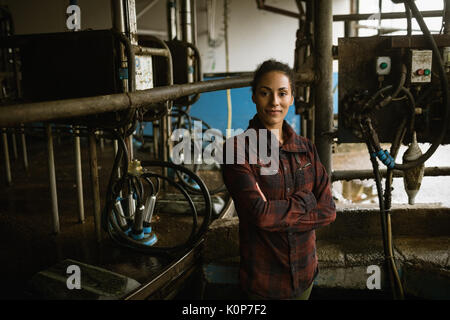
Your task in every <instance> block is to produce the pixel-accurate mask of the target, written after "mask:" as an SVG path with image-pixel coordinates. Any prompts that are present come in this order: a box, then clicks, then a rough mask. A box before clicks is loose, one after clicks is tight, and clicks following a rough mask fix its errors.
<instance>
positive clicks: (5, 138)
mask: <svg viewBox="0 0 450 320" xmlns="http://www.w3.org/2000/svg"><path fill="white" fill-rule="evenodd" d="M2 140H3V154H4V155H5V174H6V185H7V186H10V185H11V183H12V178H11V164H10V162H9V149H8V135H7V134H6V131H3V132H2Z"/></svg>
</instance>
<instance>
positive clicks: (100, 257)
mask: <svg viewBox="0 0 450 320" xmlns="http://www.w3.org/2000/svg"><path fill="white" fill-rule="evenodd" d="M0 38H1V40H0V85H1V91H0V128H1V136H2V141H1V148H2V149H1V151H0V167H1V169H0V170H1V173H0V186H1V187H0V190H2V192H0V203H1V204H2V205H1V206H0V237H1V239H2V241H0V248H1V249H0V252H1V254H0V271H1V276H2V284H3V290H1V291H0V299H2V300H5V299H30V300H48V299H57V300H61V299H62V300H102V299H107V300H229V299H234V300H236V299H239V300H240V299H245V296H244V295H243V293H242V292H241V290H240V288H239V278H238V275H239V218H238V216H237V214H236V210H235V207H234V203H233V199H232V198H231V197H230V195H229V193H228V190H227V189H226V187H225V185H224V183H223V179H222V173H221V163H220V161H221V160H222V159H221V157H220V152H219V151H218V150H220V148H221V146H222V143H223V142H224V141H225V139H226V138H229V137H232V136H233V135H235V134H239V133H241V132H242V131H243V130H245V129H246V128H247V126H248V121H249V120H250V119H251V118H252V117H253V115H254V114H255V111H256V109H255V106H254V104H253V103H252V99H251V89H250V85H251V81H252V78H253V71H254V70H255V69H256V67H257V66H258V65H259V64H260V63H261V62H263V61H264V60H266V59H269V58H274V59H277V60H280V61H283V62H286V63H288V64H289V65H290V66H291V67H292V68H293V70H294V72H295V101H294V104H293V105H292V106H291V108H290V110H289V112H288V114H287V116H286V121H287V122H288V123H289V124H290V125H291V126H292V127H293V128H294V129H295V131H296V132H297V134H299V135H301V136H303V137H306V138H308V139H310V140H311V141H312V142H314V144H315V145H316V147H317V151H318V154H319V157H320V160H321V162H322V164H323V165H324V167H325V168H326V170H327V173H328V175H329V177H330V181H331V188H332V192H333V197H334V200H335V202H336V206H337V218H336V221H335V222H334V223H332V224H331V225H329V226H326V227H323V228H320V229H318V230H317V231H316V236H317V255H318V259H319V266H320V272H319V275H318V277H317V278H316V279H315V280H314V288H313V291H312V293H311V297H310V299H311V300H323V299H327V300H360V299H374V300H391V299H394V300H418V299H420V300H447V299H450V178H449V175H450V166H448V164H447V163H448V161H449V159H450V149H449V148H448V143H449V142H450V132H449V128H448V123H449V92H448V91H449V83H448V75H449V72H450V1H449V0H443V1H426V0H416V1H413V0H405V1H402V0H396V1H394V0H380V1H370V0H333V1H329V0H295V1H294V0H267V1H266V0H256V1H251V0H245V1H231V0H96V1H88V0H78V1H77V0H70V1H56V0H42V1H30V0H0ZM206 156H209V157H206ZM206 158H208V159H206Z"/></svg>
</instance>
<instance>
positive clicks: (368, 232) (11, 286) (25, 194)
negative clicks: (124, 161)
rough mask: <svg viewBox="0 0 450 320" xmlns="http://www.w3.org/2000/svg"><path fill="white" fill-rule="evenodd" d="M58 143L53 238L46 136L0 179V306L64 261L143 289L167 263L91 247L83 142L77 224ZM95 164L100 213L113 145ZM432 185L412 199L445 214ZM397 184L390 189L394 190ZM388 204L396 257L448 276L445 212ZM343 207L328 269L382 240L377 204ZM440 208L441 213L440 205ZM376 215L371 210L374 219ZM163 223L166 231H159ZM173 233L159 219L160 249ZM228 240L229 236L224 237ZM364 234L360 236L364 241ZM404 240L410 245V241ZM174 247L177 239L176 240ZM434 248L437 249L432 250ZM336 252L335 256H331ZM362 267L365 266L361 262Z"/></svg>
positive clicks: (344, 153)
mask: <svg viewBox="0 0 450 320" xmlns="http://www.w3.org/2000/svg"><path fill="white" fill-rule="evenodd" d="M60 140H61V141H59V142H58V138H55V142H54V143H55V165H56V178H57V186H58V200H59V202H58V208H59V217H60V226H61V232H60V233H59V234H58V235H54V234H52V220H51V216H52V214H51V203H50V192H49V183H48V172H47V150H46V142H45V140H44V139H43V135H42V134H39V135H36V136H35V137H33V136H29V137H28V140H27V147H28V157H29V163H30V167H29V169H28V171H25V170H24V168H23V164H22V160H21V158H20V156H21V154H20V145H19V158H18V159H12V165H11V166H12V176H13V184H12V185H11V186H9V187H7V186H6V181H5V175H4V173H3V172H2V174H1V175H0V185H1V186H2V187H1V189H2V191H3V192H1V193H0V203H2V204H3V205H2V206H1V207H0V235H1V236H0V237H1V238H0V239H1V240H2V241H0V252H2V254H1V255H0V272H1V274H2V277H3V278H2V284H3V286H2V287H3V289H4V290H2V291H1V293H0V299H11V298H26V297H28V295H27V293H26V292H24V291H25V290H26V288H27V285H28V283H29V280H30V279H31V277H32V276H33V275H34V274H36V273H37V272H39V271H41V270H44V269H47V268H49V267H50V266H53V265H54V264H56V263H57V262H59V261H61V260H64V259H68V258H69V259H74V260H78V261H81V262H84V263H88V264H93V265H96V266H100V267H103V268H105V269H108V270H111V271H113V272H116V273H119V274H122V275H125V276H127V277H130V278H132V279H135V280H137V281H138V282H140V283H142V282H145V281H147V280H148V279H151V278H152V277H154V276H155V275H156V274H158V273H159V272H160V271H161V270H162V269H163V268H164V266H166V265H167V264H168V263H169V262H170V261H169V259H167V258H162V257H155V256H150V255H142V254H140V253H136V252H132V251H130V250H128V249H124V248H122V247H119V246H117V245H116V244H115V243H113V242H112V241H111V240H110V239H109V238H108V237H107V236H106V235H105V234H104V235H103V236H104V237H103V241H102V243H101V244H98V243H97V242H96V241H95V232H94V219H93V202H92V196H91V194H92V191H91V188H90V180H89V179H90V177H89V154H88V146H87V141H86V140H85V139H83V140H82V163H83V183H84V196H85V198H84V199H85V204H84V205H85V217H86V220H85V222H84V223H83V224H81V223H80V222H79V217H78V213H77V203H76V186H75V170H74V160H73V159H74V157H73V144H72V141H71V138H70V137H61V138H60ZM403 150H404V149H403ZM423 150H424V148H423ZM424 151H425V150H424ZM401 152H402V151H401ZM449 153H450V148H448V146H444V147H442V148H440V149H438V152H437V154H436V156H433V157H432V158H431V159H430V163H429V164H428V163H427V165H446V162H447V159H448V157H447V155H448V154H449ZM11 157H12V153H11ZM142 157H143V156H142V155H140V156H139V158H140V159H143V158H142ZM144 157H145V155H144ZM98 158H99V175H100V195H101V199H102V207H103V200H104V195H105V192H106V184H107V181H108V178H109V175H110V173H111V165H112V162H113V148H112V144H111V143H105V147H104V149H103V150H102V149H101V148H100V146H98ZM436 159H437V160H436ZM0 161H1V163H2V166H1V169H2V170H3V155H0ZM436 161H437V162H436ZM333 166H334V169H337V170H339V169H347V168H355V167H358V168H361V169H366V168H370V162H369V159H368V157H367V155H366V150H365V149H364V148H361V147H359V148H355V149H354V150H353V151H352V150H339V148H338V152H337V153H335V154H334V155H333ZM430 179H439V182H431V187H432V189H428V188H429V186H427V183H425V181H424V186H423V188H422V190H421V191H420V193H419V195H418V198H417V199H418V202H440V203H441V204H443V205H444V206H443V207H444V209H445V207H446V204H447V202H446V201H450V200H448V199H450V194H449V190H450V188H447V187H442V186H448V185H450V180H449V179H448V177H438V178H430ZM399 180H401V179H399ZM400 182H401V181H400ZM395 183H396V182H394V187H396V184H395ZM335 184H337V183H335ZM368 185H369V187H370V182H368ZM333 189H334V190H335V191H337V192H338V191H339V187H338V186H336V185H334V186H333ZM396 192H398V194H400V195H401V194H402V193H403V195H402V196H403V198H401V196H400V197H397V196H396ZM427 195H428V196H427ZM422 196H425V198H422ZM393 197H394V204H395V203H397V207H398V208H400V209H401V208H403V209H402V210H401V213H399V214H396V215H393V219H394V221H393V225H394V232H396V237H397V236H399V238H398V241H397V242H396V244H397V245H398V247H397V248H396V249H397V250H398V254H399V255H400V256H403V257H408V259H415V260H414V261H416V262H417V263H418V264H422V263H424V262H427V261H429V260H430V259H431V260H432V261H434V260H435V259H436V257H440V259H441V260H442V259H444V260H445V261H443V260H442V261H441V263H442V265H441V266H440V267H438V268H440V269H446V270H448V268H449V267H448V263H449V258H448V251H449V244H448V239H449V238H448V237H449V235H450V234H449V233H448V232H449V230H450V227H449V222H448V221H449V219H448V211H445V210H444V209H443V211H442V212H440V213H436V212H435V211H433V210H425V211H426V212H427V213H425V211H420V210H419V211H414V208H413V207H410V206H408V205H400V204H399V203H402V202H403V203H404V201H403V200H402V199H405V197H406V194H405V193H404V191H403V190H402V189H401V187H398V186H397V187H396V190H394V194H393ZM347 200H348V201H342V202H341V203H339V201H338V206H340V208H341V210H342V212H344V213H343V214H341V215H339V217H340V219H337V221H336V223H335V226H333V227H332V228H329V229H328V230H324V231H323V232H322V234H321V235H320V234H318V240H319V241H322V242H321V244H322V249H324V250H325V253H324V254H322V259H325V260H324V261H326V260H327V259H328V262H329V263H330V264H331V265H333V266H334V267H336V266H337V265H339V263H341V262H342V263H343V264H342V267H343V268H344V269H345V268H347V267H348V266H346V263H347V264H348V263H349V261H350V262H351V261H353V262H355V261H357V260H358V259H359V258H358V259H356V258H355V257H363V256H364V255H365V254H367V253H368V252H369V251H370V250H369V251H367V250H366V251H364V250H363V249H361V250H360V251H358V250H359V249H358V250H357V251H358V252H360V255H359V256H358V254H357V255H356V256H355V255H353V256H352V255H351V254H349V250H350V249H349V247H348V243H354V242H355V241H356V239H366V238H367V237H369V238H371V237H372V239H379V227H378V224H379V218H378V214H377V213H376V209H377V205H376V201H371V200H367V201H366V202H364V201H362V202H359V204H358V208H356V207H355V206H354V205H353V204H351V201H349V200H350V199H347ZM375 200H376V199H375ZM371 202H375V203H371ZM435 207H436V205H435ZM438 207H441V206H440V205H438ZM447 207H448V206H447ZM355 208H356V209H355ZM373 210H375V214H374V211H373ZM433 212H434V213H433ZM411 213H413V214H411ZM414 221H415V222H414ZM164 223H165V225H164V226H163V224H164ZM177 226H180V224H176V223H172V222H170V221H169V220H164V219H163V220H162V222H161V225H160V228H159V230H160V232H162V233H163V234H164V235H169V234H172V238H170V237H164V236H160V235H159V238H160V240H161V241H160V244H161V243H162V244H164V241H165V240H167V239H176V237H177V236H180V235H182V233H180V228H177ZM348 226H351V232H350V233H349V232H348V230H347V229H346V228H347V227H348ZM423 226H426V228H422V227H423ZM183 228H184V227H183ZM183 228H181V229H183ZM187 229H188V228H187ZM413 230H415V231H414V232H415V237H413V238H412V239H411V237H410V235H411V232H413ZM343 233H344V234H345V233H347V234H352V233H353V235H354V236H355V237H354V238H353V239H351V240H342V241H344V242H342V241H341V242H339V243H341V244H338V242H336V240H335V239H336V235H339V234H340V235H341V234H343ZM225 234H226V235H230V233H229V232H226V233H225ZM231 234H232V233H231ZM361 235H362V236H365V237H361ZM320 236H322V238H321V237H320ZM356 236H357V237H356ZM408 239H411V241H412V242H410V240H408ZM176 241H182V240H180V239H178V240H176ZM230 241H231V242H230ZM346 241H347V242H346ZM358 241H359V240H358ZM166 244H167V243H166ZM224 244H225V245H224ZM236 245H238V243H236V239H233V240H230V239H228V240H226V241H222V240H221V244H220V245H219V246H214V251H216V252H215V253H219V252H222V253H223V252H227V250H228V253H227V255H228V256H230V255H232V251H233V250H234V249H235V248H236ZM336 246H338V247H340V248H341V249H340V250H341V251H336V250H337V249H336V248H338V247H336ZM376 247H379V246H374V247H372V249H373V248H376ZM414 247H416V248H419V249H420V250H419V251H417V250H412V249H411V248H414ZM207 248H208V247H207ZM219 248H222V249H223V250H225V251H220V250H218V249H219ZM327 248H328V249H327ZM432 248H435V249H433V250H431V249H432ZM445 248H446V249H445ZM230 250H231V251H230ZM342 250H343V251H342ZM436 250H437V251H439V252H441V253H436ZM442 250H444V251H442ZM333 252H334V253H335V254H336V255H333V254H332V253H333ZM339 252H341V254H340V253H339ZM341 255H342V256H343V257H347V258H345V259H350V260H345V259H344V258H343V259H344V260H342V261H341V260H340V259H341V258H340V256H341ZM375 256H377V255H375ZM333 257H335V258H333ZM445 257H447V258H445ZM336 259H337V260H336ZM352 259H353V260H352ZM355 259H356V260H355ZM427 259H428V260H427ZM433 259H434V260H433ZM339 261H341V262H339ZM346 261H347V262H346ZM361 261H365V262H367V260H364V258H363V260H361ZM361 261H360V262H361ZM322 262H323V261H322ZM365 262H364V263H365ZM361 263H362V262H361ZM360 265H361V264H360ZM346 270H348V268H347V269H346ZM343 274H344V273H343ZM325 275H326V273H325ZM332 275H333V274H332ZM347 278H348V275H347ZM323 281H325V282H323V283H322V285H321V286H320V287H317V289H316V291H315V292H316V297H319V296H320V294H319V291H320V292H322V293H326V292H330V290H331V291H333V288H332V287H330V286H327V285H323V284H324V283H326V282H327V281H328V282H329V279H328V280H326V277H325V278H323ZM346 286H347V289H348V290H353V289H355V288H354V287H352V286H351V285H350V286H349V285H348V284H347V285H346ZM224 292H225V291H224Z"/></svg>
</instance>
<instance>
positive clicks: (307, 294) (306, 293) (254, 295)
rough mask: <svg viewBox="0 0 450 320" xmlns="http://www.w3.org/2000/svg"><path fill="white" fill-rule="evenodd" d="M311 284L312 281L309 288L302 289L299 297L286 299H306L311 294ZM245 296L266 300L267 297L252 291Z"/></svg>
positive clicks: (251, 298)
mask: <svg viewBox="0 0 450 320" xmlns="http://www.w3.org/2000/svg"><path fill="white" fill-rule="evenodd" d="M313 284H314V282H312V283H311V285H310V286H309V288H308V289H306V290H305V291H303V293H302V294H301V295H300V296H299V297H296V298H292V299H286V300H308V299H309V296H310V295H311V290H312V287H313ZM247 297H248V299H249V300H268V299H267V298H264V297H261V296H259V295H257V294H254V293H249V294H247Z"/></svg>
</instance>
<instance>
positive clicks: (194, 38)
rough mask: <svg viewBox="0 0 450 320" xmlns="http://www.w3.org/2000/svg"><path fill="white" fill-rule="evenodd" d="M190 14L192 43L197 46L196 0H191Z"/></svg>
mask: <svg viewBox="0 0 450 320" xmlns="http://www.w3.org/2000/svg"><path fill="white" fill-rule="evenodd" d="M191 12H192V43H193V44H194V46H196V45H197V42H198V39H197V0H191Z"/></svg>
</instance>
